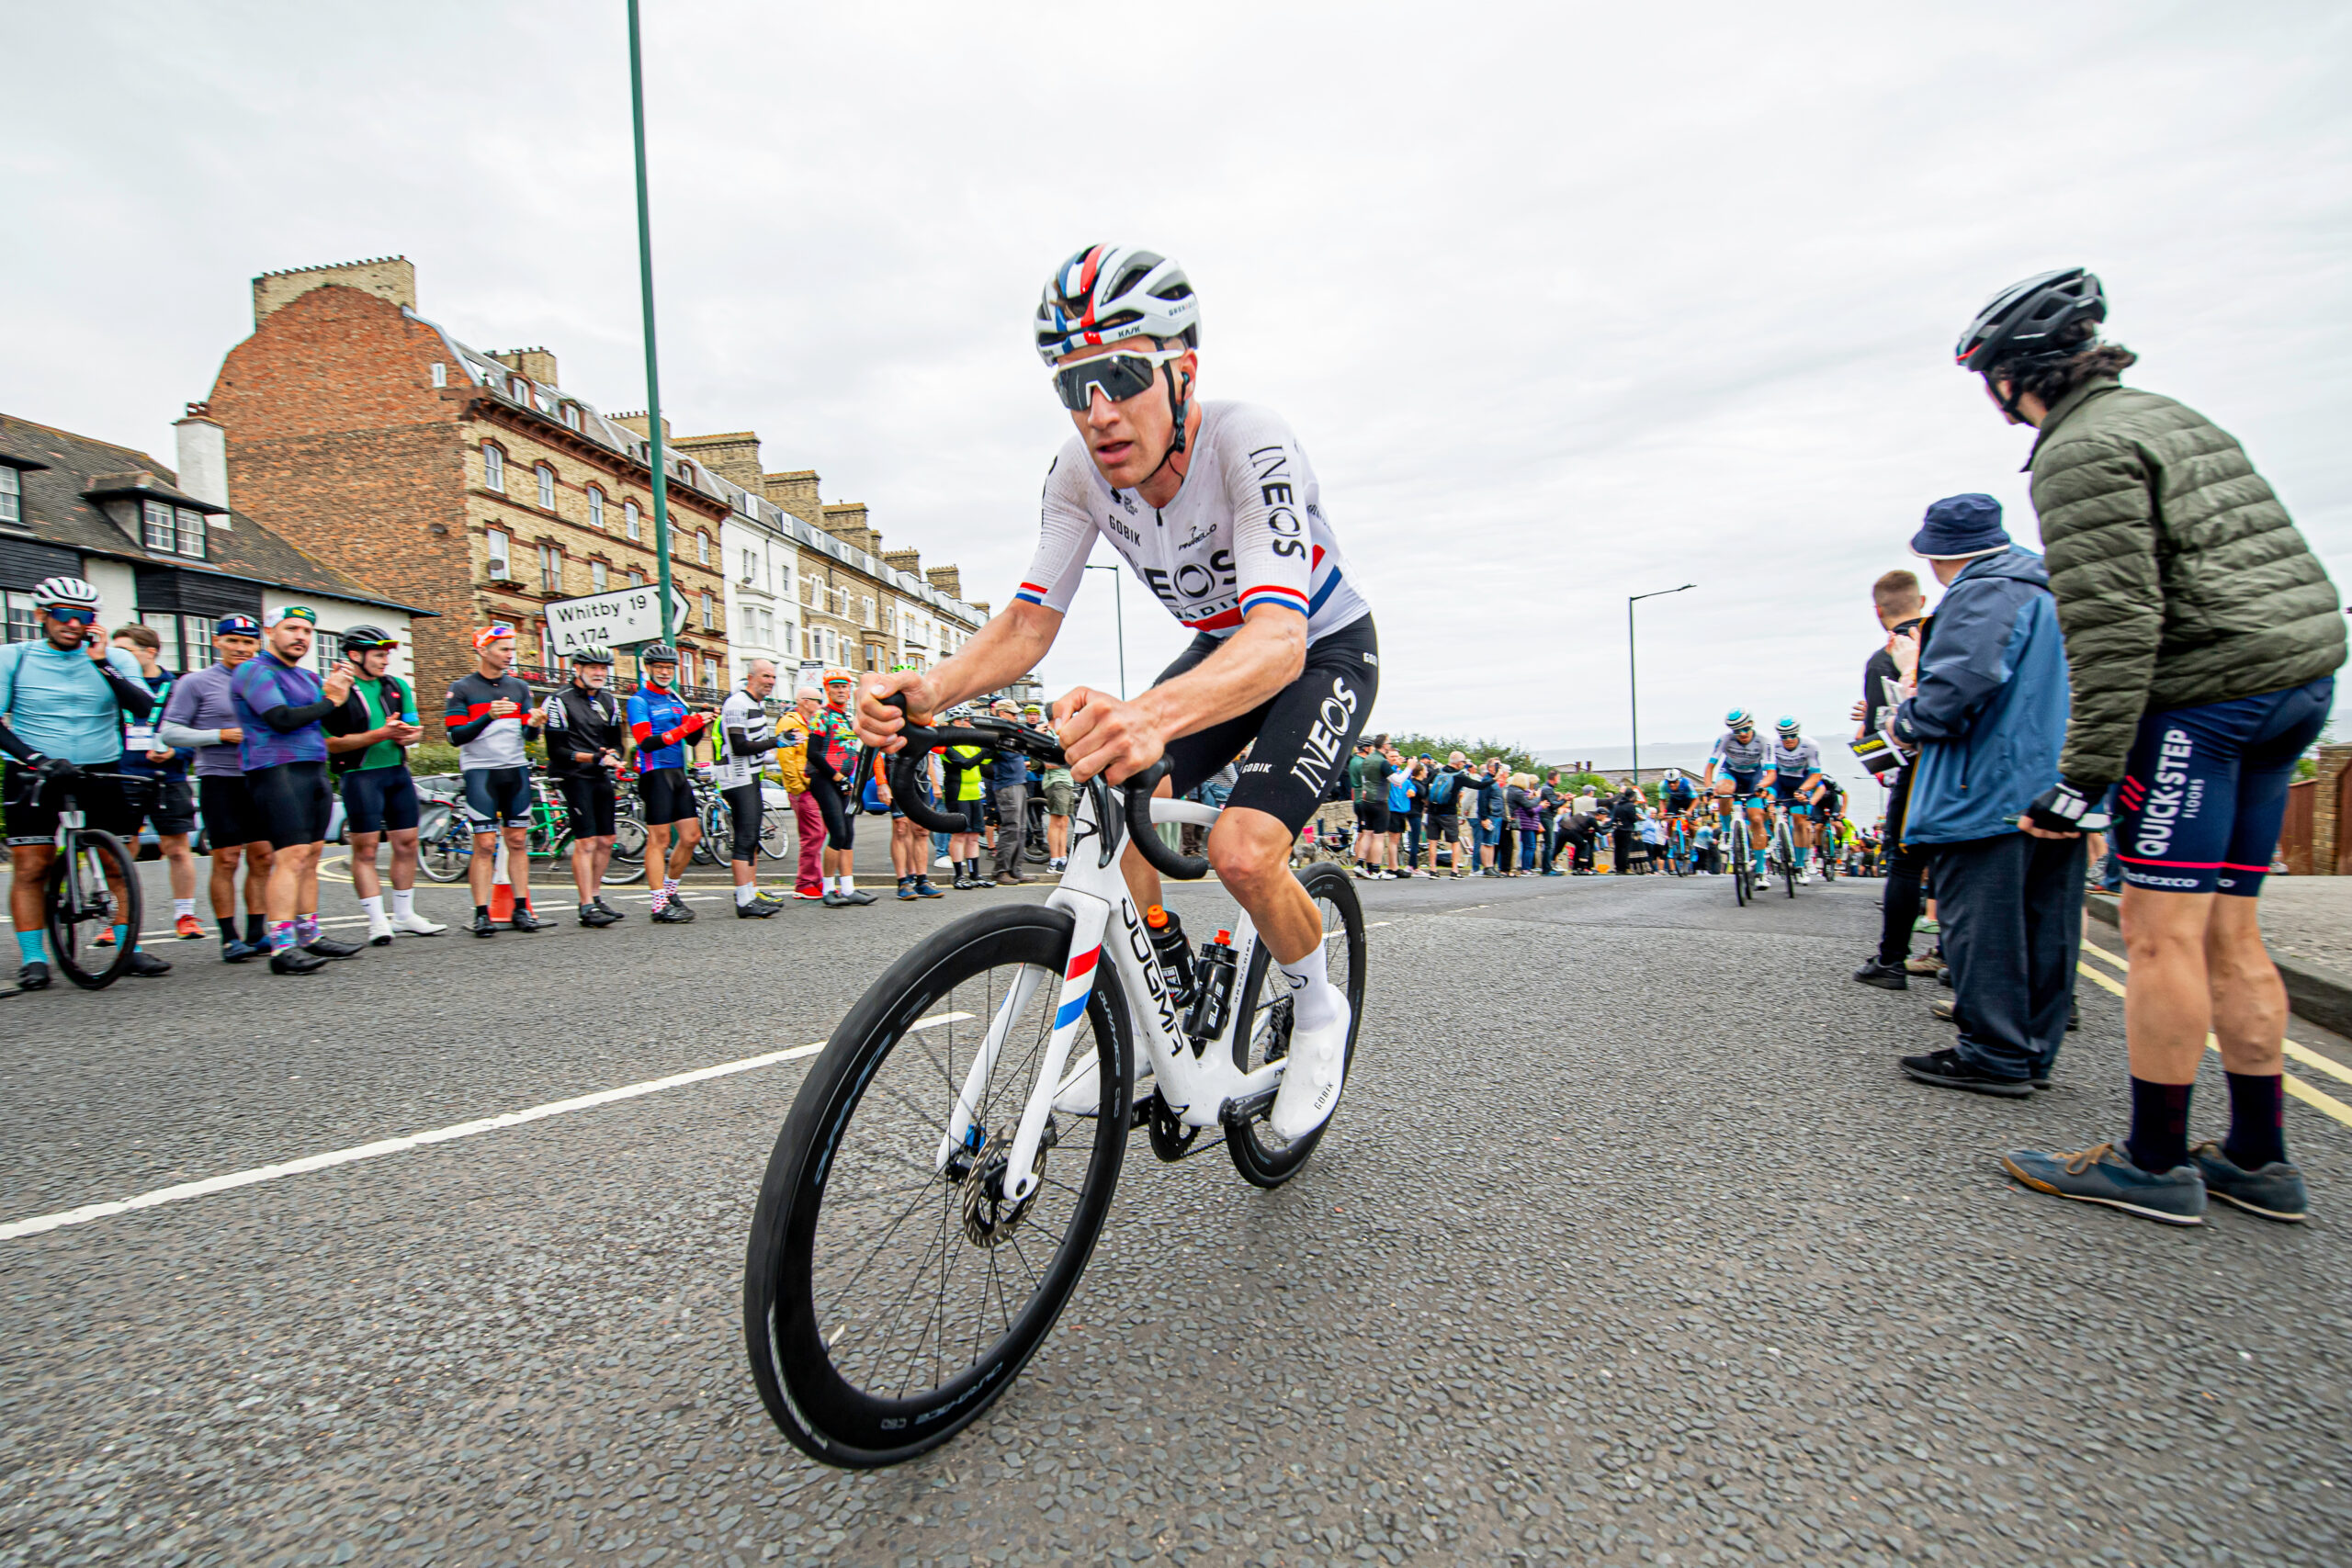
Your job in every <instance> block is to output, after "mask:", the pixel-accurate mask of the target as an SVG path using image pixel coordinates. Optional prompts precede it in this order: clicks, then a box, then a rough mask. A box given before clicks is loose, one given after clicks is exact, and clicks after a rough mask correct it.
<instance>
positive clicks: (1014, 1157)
mask: <svg viewBox="0 0 2352 1568" xmlns="http://www.w3.org/2000/svg"><path fill="white" fill-rule="evenodd" d="M1056 902H1057V903H1058V904H1060V905H1061V906H1062V907H1063V908H1068V909H1069V912H1070V914H1071V915H1072V916H1073V917H1074V918H1075V920H1076V924H1075V925H1074V926H1073V927H1072V929H1071V931H1070V941H1069V957H1068V958H1067V959H1066V960H1064V963H1063V968H1062V976H1061V982H1060V987H1061V988H1060V999H1059V1000H1058V1002H1057V1004H1056V1006H1055V1010H1054V1032H1053V1034H1052V1036H1051V1037H1050V1038H1049V1039H1048V1040H1047V1041H1046V1059H1045V1061H1043V1062H1042V1063H1040V1064H1039V1065H1038V1068H1037V1077H1036V1080H1035V1082H1034V1083H1032V1084H1031V1085H1030V1089H1029V1100H1028V1103H1027V1104H1025V1105H1024V1106H1023V1107H1022V1111H1021V1124H1020V1127H1019V1129H1018V1130H1017V1131H1015V1132H1014V1134H1013V1135H1012V1150H1011V1152H1010V1153H1009V1154H1008V1156H1007V1157H1006V1178H1007V1180H1006V1184H1005V1190H1004V1196H1005V1198H1006V1199H1007V1200H1008V1201H1012V1202H1015V1203H1018V1202H1020V1201H1022V1200H1023V1199H1025V1198H1027V1197H1028V1196H1029V1195H1030V1194H1031V1193H1032V1192H1035V1190H1037V1185H1038V1179H1037V1173H1036V1168H1035V1167H1036V1164H1037V1145H1038V1144H1039V1143H1040V1142H1041V1141H1043V1139H1044V1137H1045V1135H1046V1117H1048V1116H1049V1115H1051V1114H1052V1112H1053V1109H1054V1095H1055V1092H1056V1091H1057V1089H1059V1087H1060V1085H1061V1081H1062V1068H1063V1066H1065V1065H1066V1064H1067V1063H1068V1062H1069V1049H1070V1043H1071V1042H1072V1041H1074V1040H1076V1039H1077V1038H1078V1026H1079V1024H1080V1022H1081V1021H1084V1019H1085V1017H1086V998H1088V997H1089V996H1091V994H1092V993H1093V990H1094V971H1095V967H1096V965H1097V964H1100V963H1101V962H1102V958H1103V926H1104V924H1105V923H1106V922H1107V921H1108V919H1109V918H1110V914H1111V907H1110V905H1108V904H1106V903H1104V902H1103V900H1102V899H1100V898H1095V897H1088V896H1086V895H1083V894H1076V893H1072V892H1070V891H1069V890H1068V889H1067V888H1065V889H1063V890H1062V891H1061V892H1060V893H1058V894H1057V896H1056ZM1041 984H1043V978H1042V976H1039V975H1038V973H1037V971H1036V970H1035V969H1031V968H1024V969H1023V970H1022V972H1021V977H1020V978H1019V979H1017V980H1015V981H1014V982H1013V984H1012V989H1011V990H1010V991H1008V992H1006V993H1005V998H1004V1000H1003V1001H1002V1002H1001V1003H999V1004H998V1006H997V1010H996V1016H995V1017H994V1018H992V1019H990V1020H989V1032H988V1035H987V1037H986V1038H985V1039H984V1040H983V1041H982V1042H981V1044H980V1049H979V1053H978V1055H975V1056H974V1057H973V1058H972V1066H971V1068H970V1070H969V1071H967V1073H965V1075H964V1087H963V1089H961V1090H960V1091H959V1092H958V1093H957V1094H956V1110H955V1113H954V1114H953V1115H951V1116H950V1117H949V1118H948V1121H947V1131H946V1133H945V1134H944V1135H943V1136H942V1137H941V1138H940V1140H939V1151H938V1153H937V1155H936V1156H934V1163H933V1169H934V1170H945V1169H946V1168H947V1164H948V1161H949V1160H950V1159H952V1158H953V1157H954V1156H955V1154H956V1150H958V1149H959V1148H962V1147H963V1146H964V1145H965V1141H966V1139H967V1136H968V1135H969V1134H971V1133H972V1131H973V1130H974V1129H975V1128H976V1127H978V1104H979V1101H980V1098H981V1096H982V1095H983V1094H985V1093H986V1092H987V1089H988V1082H989V1075H991V1074H992V1073H994V1072H995V1071H996V1064H997V1057H998V1055H1000V1054H1001V1052H1002V1051H1003V1049H1004V1042H1005V1037H1006V1036H1007V1035H1008V1034H1010V1033H1011V1032H1012V1025H1013V1021H1015V1020H1016V1019H1018V1018H1019V1017H1020V1016H1021V1015H1022V1014H1023V1012H1025V1011H1027V1010H1028V1008H1029V1004H1030V1002H1031V1001H1032V1000H1034V999H1035V997H1036V994H1037V987H1039V986H1040V985H1041ZM979 1131H980V1132H981V1133H982V1135H984V1136H985V1135H986V1131H987V1130H986V1129H985V1128H980V1129H979Z"/></svg>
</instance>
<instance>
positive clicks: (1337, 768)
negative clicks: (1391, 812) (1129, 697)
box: [1153, 614, 1388, 833]
mask: <svg viewBox="0 0 2352 1568" xmlns="http://www.w3.org/2000/svg"><path fill="white" fill-rule="evenodd" d="M1222 646H1223V644H1222V642H1221V640H1220V639H1218V638H1216V637H1210V636H1209V635H1208V634H1207V633H1205V632H1204V633H1202V634H1201V635H1200V636H1198V637H1194V638H1193V645H1192V646H1191V647H1190V648H1187V649H1185V650H1184V651H1183V652H1182V653H1181V654H1179V655H1177V658H1176V662H1175V663H1173V664H1170V666H1169V667H1168V668H1167V669H1165V670H1163V671H1160V672H1159V681H1157V682H1153V684H1155V685H1158V684H1160V683H1162V682H1168V681H1172V680H1174V679H1175V678H1176V677H1177V676H1179V675H1182V673H1184V671H1187V670H1190V669H1192V668H1193V666H1194V665H1196V664H1198V663H1200V661H1201V660H1204V659H1206V658H1207V657H1208V656H1209V655H1210V654H1212V653H1215V652H1216V650H1217V649H1219V648H1220V647H1222ZM1379 694H1380V634H1379V633H1378V632H1377V631H1376V630H1375V629H1374V626H1373V624H1372V616H1371V615H1368V614H1367V615H1363V616H1361V617H1359V618H1358V619H1356V620H1352V621H1350V622H1349V623H1348V624H1347V625H1346V626H1341V627H1340V629H1339V630H1338V631H1335V632H1333V633H1331V634H1330V635H1329V636H1328V637H1322V638H1320V639H1319V640H1317V641H1315V642H1311V643H1308V644H1307V645H1306V669H1304V670H1302V671H1299V676H1298V679H1297V680H1295V681H1294V682H1291V683H1290V684H1289V685H1287V686H1285V687H1283V689H1282V690H1281V691H1279V692H1276V693H1275V694H1273V695H1272V697H1269V698H1268V699H1267V700H1266V701H1264V702H1262V703H1261V704H1259V705H1257V706H1256V707H1254V708H1252V709H1250V711H1249V712H1248V713H1245V714H1241V715H1238V716H1235V717H1233V718H1228V719H1225V720H1222V721H1221V722H1219V723H1216V724H1213V725H1210V726H1209V727H1208V728H1206V729H1203V730H1199V731H1196V732H1195V733H1193V734H1191V735H1186V736H1182V737H1180V738H1179V739H1174V740H1171V741H1170V742H1169V743H1168V763H1169V770H1170V776H1171V777H1172V778H1173V779H1174V781H1175V787H1176V793H1177V794H1178V795H1185V794H1188V793H1190V792H1191V791H1193V790H1194V789H1197V788H1199V787H1200V785H1201V784H1203V782H1204V781H1205V780H1207V779H1208V778H1209V777H1210V775H1212V774H1214V773H1216V772H1217V771H1218V770H1219V769H1221V768H1223V767H1224V766H1225V765H1226V764H1227V762H1230V761H1233V760H1234V759H1235V758H1236V757H1238V756H1240V755H1241V749H1242V748H1243V747H1245V746H1248V747H1250V760H1249V761H1246V762H1244V763H1242V764H1241V781H1240V783H1238V784H1235V785H1234V786H1233V795H1232V796H1231V798H1229V799H1227V801H1226V803H1225V804H1226V807H1227V809H1228V810H1229V809H1231V808H1232V807H1237V806H1244V807H1250V809H1251V810H1253V811H1262V812H1265V813H1266V814H1267V815H1268V816H1270V817H1278V818H1281V819H1282V820H1283V823H1284V824H1285V825H1287V826H1288V827H1289V829H1290V830H1291V831H1292V832H1293V833H1296V832H1297V831H1298V830H1299V829H1302V828H1304V827H1306V820H1307V818H1310V817H1312V816H1314V815H1315V808H1316V807H1317V806H1318V805H1320V804H1321V803H1322V800H1323V794H1324V791H1325V790H1326V789H1328V788H1329V786H1330V783H1331V780H1332V777H1333V776H1334V775H1335V774H1339V775H1344V774H1345V773H1346V770H1347V765H1348V759H1349V757H1350V756H1351V755H1353V754H1354V751H1355V743H1356V738H1357V737H1358V736H1360V735H1362V734H1363V727H1364V721H1365V720H1366V719H1369V718H1370V717H1371V716H1372V705H1373V701H1374V698H1375V697H1377V696H1378V695H1379ZM1380 815H1381V818H1382V820H1383V821H1384V822H1385V820H1386V819H1387V815H1388V807H1387V806H1386V805H1385V803H1384V804H1383V805H1382V806H1381V807H1380ZM1367 831H1375V832H1385V831H1387V829H1386V828H1385V827H1383V828H1379V829H1367Z"/></svg>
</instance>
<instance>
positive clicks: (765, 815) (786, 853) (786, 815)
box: [760, 806, 793, 860]
mask: <svg viewBox="0 0 2352 1568" xmlns="http://www.w3.org/2000/svg"><path fill="white" fill-rule="evenodd" d="M760 853H762V854H763V855H765V856H767V857H768V859H770V860H790V859H791V858H792V855H793V851H792V807H789V806H771V807H767V808H766V809H765V810H763V811H762V812H761V813H760Z"/></svg>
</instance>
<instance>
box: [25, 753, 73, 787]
mask: <svg viewBox="0 0 2352 1568" xmlns="http://www.w3.org/2000/svg"><path fill="white" fill-rule="evenodd" d="M33 766H34V767H35V768H36V769H38V770H39V771H40V776H41V782H42V783H44V784H73V783H74V782H75V781H76V780H78V779H79V778H81V776H82V765H81V764H80V763H79V762H69V761H66V760H65V759H64V758H62V757H43V758H42V759H41V760H40V761H38V762H35V763H34V764H33Z"/></svg>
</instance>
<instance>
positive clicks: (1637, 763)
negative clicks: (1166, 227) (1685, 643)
mask: <svg viewBox="0 0 2352 1568" xmlns="http://www.w3.org/2000/svg"><path fill="white" fill-rule="evenodd" d="M1698 586H1699V585H1698V584H1697V583H1695V582H1686V583H1684V584H1683V585H1682V586H1681V587H1680V588H1661V589H1659V590H1658V591H1657V592H1655V593H1628V594H1627V595H1626V596H1625V701H1626V706H1627V714H1628V716H1629V717H1630V719H1631V720H1632V728H1633V732H1634V793H1635V794H1639V793H1640V792H1641V788H1642V698H1641V692H1640V688H1639V683H1638V681H1637V678H1636V677H1637V671H1636V668H1635V662H1634V605H1635V604H1639V603H1640V602H1641V601H1643V600H1645V599H1662V598H1664V597H1665V596H1666V595H1668V594H1669V593H1683V592H1689V591H1690V590H1691V589H1693V588H1696V587H1698Z"/></svg>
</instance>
